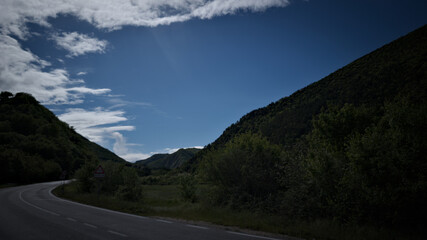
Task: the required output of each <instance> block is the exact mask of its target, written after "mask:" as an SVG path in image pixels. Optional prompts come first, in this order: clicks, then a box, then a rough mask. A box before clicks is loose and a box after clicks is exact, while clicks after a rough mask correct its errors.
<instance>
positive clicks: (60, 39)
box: [52, 32, 107, 57]
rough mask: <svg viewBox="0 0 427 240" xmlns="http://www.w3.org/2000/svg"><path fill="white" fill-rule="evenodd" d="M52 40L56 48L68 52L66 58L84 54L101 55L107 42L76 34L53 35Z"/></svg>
mask: <svg viewBox="0 0 427 240" xmlns="http://www.w3.org/2000/svg"><path fill="white" fill-rule="evenodd" d="M52 38H53V40H54V41H55V42H56V44H57V45H58V46H60V47H61V48H63V49H65V50H67V51H68V52H69V54H68V55H67V56H68V57H76V56H79V55H83V54H86V53H103V52H104V50H105V48H106V47H107V41H105V40H99V39H97V38H93V37H90V36H88V35H86V34H81V33H77V32H70V33H62V34H54V35H53V37H52Z"/></svg>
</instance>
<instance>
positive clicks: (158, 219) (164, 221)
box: [156, 219, 172, 223]
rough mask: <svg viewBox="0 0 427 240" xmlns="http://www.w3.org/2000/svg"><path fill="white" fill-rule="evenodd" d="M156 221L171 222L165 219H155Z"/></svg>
mask: <svg viewBox="0 0 427 240" xmlns="http://www.w3.org/2000/svg"><path fill="white" fill-rule="evenodd" d="M156 221H157V222H162V223H172V222H170V221H166V220H162V219H156Z"/></svg>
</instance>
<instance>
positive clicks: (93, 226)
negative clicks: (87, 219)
mask: <svg viewBox="0 0 427 240" xmlns="http://www.w3.org/2000/svg"><path fill="white" fill-rule="evenodd" d="M83 224H84V225H85V226H88V227H91V228H98V227H97V226H95V225H92V224H89V223H83Z"/></svg>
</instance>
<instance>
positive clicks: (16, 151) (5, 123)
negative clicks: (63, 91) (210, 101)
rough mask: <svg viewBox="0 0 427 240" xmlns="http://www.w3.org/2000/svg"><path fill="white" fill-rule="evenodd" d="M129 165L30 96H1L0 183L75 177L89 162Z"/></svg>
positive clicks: (4, 93) (23, 94) (7, 93)
mask: <svg viewBox="0 0 427 240" xmlns="http://www.w3.org/2000/svg"><path fill="white" fill-rule="evenodd" d="M105 160H111V161H115V162H123V163H124V162H125V160H123V159H122V158H120V157H118V156H117V155H115V154H114V153H112V152H110V151H109V150H107V149H105V148H103V147H101V146H99V145H97V144H95V143H93V142H90V141H89V140H87V139H86V138H84V137H82V136H81V135H80V134H78V133H76V131H75V130H74V129H73V128H72V127H70V126H68V124H66V123H64V122H62V121H60V120H59V119H58V118H57V117H56V116H55V115H54V114H53V113H52V112H50V111H49V110H48V109H47V108H45V107H44V106H42V105H40V104H39V103H38V102H37V100H36V99H35V98H34V97H32V96H31V95H29V94H26V93H17V94H16V95H15V96H13V94H12V93H9V92H2V93H1V95H0V183H10V182H15V183H30V182H37V181H48V180H55V179H58V178H59V176H60V175H61V173H62V172H63V171H67V174H68V175H70V174H73V173H74V172H75V171H76V170H77V169H78V168H80V166H81V165H82V164H84V163H85V162H87V161H105Z"/></svg>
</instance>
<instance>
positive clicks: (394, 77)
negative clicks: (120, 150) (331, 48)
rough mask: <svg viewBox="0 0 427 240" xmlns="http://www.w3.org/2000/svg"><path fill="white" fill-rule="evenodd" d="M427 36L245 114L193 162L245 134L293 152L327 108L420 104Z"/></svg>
mask: <svg viewBox="0 0 427 240" xmlns="http://www.w3.org/2000/svg"><path fill="white" fill-rule="evenodd" d="M426 32H427V26H423V27H422V28H420V29H418V30H416V31H414V32H412V33H411V34H408V35H407V36H404V37H402V38H400V39H398V40H396V41H394V42H391V43H389V44H387V45H385V46H383V47H381V48H380V49H377V50H376V51H374V52H372V53H369V54H367V55H366V56H364V57H362V58H360V59H358V60H356V61H354V62H352V63H350V64H348V65H347V66H345V67H343V68H341V69H339V70H337V71H336V72H334V73H332V74H330V75H329V76H327V77H325V78H323V79H321V80H320V81H318V82H315V83H313V84H311V85H309V86H307V87H305V88H303V89H301V90H299V91H297V92H295V93H294V94H292V95H291V96H289V97H285V98H282V99H280V100H279V101H277V102H274V103H271V104H270V105H268V106H267V107H264V108H260V109H257V110H254V111H252V112H250V113H248V114H246V115H245V116H243V117H242V118H241V119H240V120H239V121H238V122H236V123H235V124H232V125H231V126H230V127H228V128H227V129H226V130H225V131H224V132H223V134H222V135H221V136H220V137H219V138H218V139H217V140H215V141H214V142H213V143H212V144H210V145H208V148H207V149H205V150H203V151H201V152H200V153H199V154H198V157H196V158H195V159H193V161H197V160H198V159H200V158H201V156H203V155H204V154H205V153H206V152H207V151H209V150H211V149H216V148H221V147H223V146H224V145H225V144H226V143H227V142H229V141H230V140H231V139H233V138H234V137H235V136H237V135H239V134H241V133H246V132H257V133H260V134H262V135H263V136H265V137H266V138H267V139H268V140H269V141H271V142H272V143H275V144H280V145H282V146H285V147H291V146H293V145H294V144H295V143H296V142H297V140H298V139H299V138H301V136H303V135H305V134H307V133H309V132H310V130H311V129H312V119H313V116H315V115H317V114H319V113H320V112H321V110H322V108H323V109H327V108H328V106H332V105H334V106H336V107H342V106H344V104H353V105H354V106H362V105H369V106H370V107H378V108H381V107H382V106H383V104H384V102H387V101H392V100H393V99H395V97H396V96H398V95H399V96H402V95H406V96H413V97H415V98H418V99H422V96H425V91H423V90H424V89H425V86H426V84H427V83H426V52H427V36H426V35H427V34H426ZM307 71H309V66H308V69H307Z"/></svg>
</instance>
